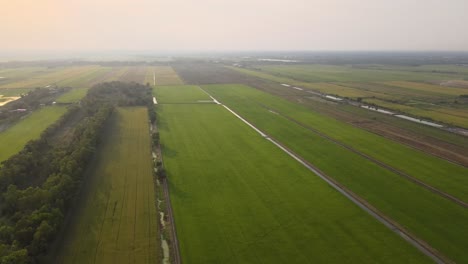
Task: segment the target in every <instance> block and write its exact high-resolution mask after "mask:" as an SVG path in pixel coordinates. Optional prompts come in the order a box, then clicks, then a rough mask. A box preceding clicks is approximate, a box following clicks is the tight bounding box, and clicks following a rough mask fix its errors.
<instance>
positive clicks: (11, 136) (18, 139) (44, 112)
mask: <svg viewBox="0 0 468 264" xmlns="http://www.w3.org/2000/svg"><path fill="white" fill-rule="evenodd" d="M66 110H67V109H66V108H65V107H62V106H48V107H44V108H41V109H39V110H37V111H35V112H33V113H31V114H29V115H28V116H26V117H25V118H23V119H21V120H19V121H18V122H16V123H15V124H13V125H12V126H11V127H9V128H7V129H6V130H4V131H2V132H0V150H1V151H0V162H1V161H4V160H6V159H8V158H9V157H11V156H12V155H14V154H16V153H18V152H19V151H20V150H21V149H23V147H24V146H25V145H26V143H27V142H28V141H30V140H32V139H37V138H39V136H40V135H41V133H42V131H44V130H45V129H46V128H47V127H48V126H50V125H51V124H53V123H54V122H55V121H57V120H58V119H59V118H60V117H61V116H62V115H63V114H64V113H65V112H66Z"/></svg>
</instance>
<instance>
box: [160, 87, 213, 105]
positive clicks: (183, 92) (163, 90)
mask: <svg viewBox="0 0 468 264" xmlns="http://www.w3.org/2000/svg"><path fill="white" fill-rule="evenodd" d="M153 94H154V96H155V97H156V98H157V101H158V103H162V104H167V103H172V104H174V103H207V102H213V100H212V99H211V98H210V97H209V96H208V95H207V94H206V93H205V92H204V91H203V90H202V89H200V87H198V86H194V85H193V86H192V85H173V86H157V87H155V88H153Z"/></svg>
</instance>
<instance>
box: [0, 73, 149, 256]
mask: <svg viewBox="0 0 468 264" xmlns="http://www.w3.org/2000/svg"><path fill="white" fill-rule="evenodd" d="M151 103H152V98H151V89H150V88H149V87H146V86H143V85H140V84H135V83H132V84H128V83H121V82H112V83H103V84H99V85H97V86H95V87H93V88H91V89H90V90H89V92H88V94H87V96H86V97H85V98H84V99H83V100H82V101H81V104H80V105H74V106H72V107H71V108H70V109H69V111H68V112H67V113H66V114H65V115H64V116H63V117H62V118H61V119H60V120H58V121H57V122H56V123H55V124H54V125H52V126H50V127H49V128H48V129H47V130H46V131H44V132H43V133H42V135H41V137H40V138H39V139H37V140H33V141H30V142H29V143H27V145H26V146H25V147H24V149H23V150H22V151H20V152H19V153H18V154H16V155H14V156H12V157H11V158H10V159H8V160H6V161H4V162H3V163H2V165H1V167H0V193H1V195H0V264H7V263H36V262H37V258H38V257H39V256H41V255H45V254H46V252H47V250H48V248H49V247H50V244H51V243H52V242H53V241H54V239H55V238H56V235H57V234H58V233H59V230H60V228H62V224H63V221H64V217H65V215H66V214H67V213H68V211H69V210H70V209H71V208H72V207H73V204H74V203H73V202H74V200H75V199H76V197H77V194H79V192H80V187H81V185H82V182H83V180H84V177H83V176H84V171H85V169H86V167H87V165H88V163H89V161H90V160H91V159H92V157H93V154H94V152H95V149H96V148H97V146H98V144H99V139H100V132H101V131H102V130H103V127H104V126H105V123H106V120H108V118H109V116H110V115H111V114H112V111H113V109H114V107H115V106H132V105H146V106H148V107H151ZM78 111H81V112H82V115H79V116H82V119H81V120H79V122H78V123H77V125H76V126H75V127H74V130H73V135H72V138H71V140H67V141H66V142H65V143H63V142H59V144H58V143H57V142H53V140H54V137H53V136H54V135H55V134H56V133H57V132H58V131H60V130H61V129H63V127H64V125H65V124H66V123H67V122H68V121H70V119H71V118H73V117H76V116H77V115H76V113H77V112H78ZM150 112H153V111H150ZM55 140H56V139H55Z"/></svg>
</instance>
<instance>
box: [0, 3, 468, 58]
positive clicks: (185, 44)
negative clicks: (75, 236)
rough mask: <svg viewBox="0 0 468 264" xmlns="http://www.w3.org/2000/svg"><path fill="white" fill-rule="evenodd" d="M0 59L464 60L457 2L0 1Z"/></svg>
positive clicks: (467, 20) (464, 6)
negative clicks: (117, 54)
mask: <svg viewBox="0 0 468 264" xmlns="http://www.w3.org/2000/svg"><path fill="white" fill-rule="evenodd" d="M0 3H1V6H2V8H1V9H0V36H1V39H2V41H0V51H1V52H2V53H5V52H9V51H20V52H21V51H31V50H35V51H70V50H80V51H95V50H107V51H116V50H132V51H139V50H140V51H145V50H151V51H161V52H164V51H175V50H177V51H193V50H198V51H225V50H229V51H233V50H240V51H242V50H244V51H250V50H316V51H329V50H371V51H379V50H396V51H399V50H401V51H408V50H410V51H411V50H414V51H428V50H444V51H468V34H467V33H466V29H465V27H466V26H465V25H467V24H468V16H466V14H465V13H466V10H468V1H464V0H448V1H437V0H429V1H423V0H410V1H405V0H396V1H380V0H379V1H373V0H342V1H339V0H329V1H325V0H315V1H310V0H288V1H286V0H253V1H247V0H237V1H233V0H227V1H217V0H199V1H190V2H187V1H183V0H134V1H130V0H113V1H111V0H100V1H93V0H81V1H63V0H43V1H33V0H16V1H6V0H1V2H0Z"/></svg>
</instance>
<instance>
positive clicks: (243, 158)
mask: <svg viewBox="0 0 468 264" xmlns="http://www.w3.org/2000/svg"><path fill="white" fill-rule="evenodd" d="M157 113H158V118H157V120H158V126H159V128H160V133H161V142H163V157H164V165H165V167H166V170H167V177H168V179H169V186H170V195H171V201H172V206H173V209H174V212H175V224H176V228H177V235H178V240H179V243H180V250H181V255H182V262H183V263H310V262H314V263H325V262H326V263H343V262H349V261H350V260H352V261H359V262H360V263H398V262H411V263H422V262H428V261H429V260H428V259H426V258H425V257H424V256H422V255H421V254H420V253H419V252H418V251H417V250H416V249H415V248H413V247H411V246H410V245H409V244H408V243H407V242H405V241H403V240H402V239H401V238H399V237H398V236H397V235H395V234H394V233H392V232H391V231H390V230H389V229H387V228H386V227H384V226H383V225H382V224H380V223H378V222H377V221H375V220H374V219H372V218H371V217H370V216H369V215H367V213H365V212H364V211H362V210H361V209H359V208H358V207H357V206H355V205H354V204H352V203H351V202H350V201H348V200H347V199H346V198H344V197H343V196H342V195H341V194H340V193H338V192H336V191H335V190H333V189H332V188H329V187H328V186H327V184H326V183H325V182H323V181H322V180H321V179H320V178H318V177H317V176H315V175H314V174H313V173H311V172H310V171H308V170H307V169H306V168H305V167H303V166H302V165H301V164H300V163H298V162H297V161H295V160H294V159H292V158H291V157H289V156H288V155H287V154H285V153H284V152H282V151H281V150H279V149H278V148H276V147H275V146H274V145H273V144H272V143H270V142H269V141H267V140H265V139H264V138H263V137H261V136H260V135H259V134H257V133H256V132H255V131H254V130H252V129H251V128H250V127H248V126H247V125H245V124H244V123H243V122H242V121H240V120H239V119H237V118H236V117H235V116H234V115H232V114H231V113H230V112H228V111H227V110H226V109H224V108H223V107H222V106H220V105H215V104H162V105H158V106H157Z"/></svg>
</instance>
